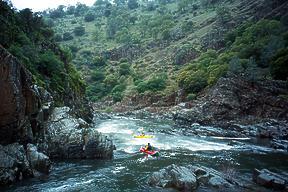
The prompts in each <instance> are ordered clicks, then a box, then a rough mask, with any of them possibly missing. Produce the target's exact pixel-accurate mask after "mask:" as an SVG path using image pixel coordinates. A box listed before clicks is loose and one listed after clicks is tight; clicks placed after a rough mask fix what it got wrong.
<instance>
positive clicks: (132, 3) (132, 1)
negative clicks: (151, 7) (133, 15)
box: [128, 0, 139, 9]
mask: <svg viewBox="0 0 288 192" xmlns="http://www.w3.org/2000/svg"><path fill="white" fill-rule="evenodd" d="M138 7H139V4H138V1H137V0H128V8H129V9H136V8H138Z"/></svg>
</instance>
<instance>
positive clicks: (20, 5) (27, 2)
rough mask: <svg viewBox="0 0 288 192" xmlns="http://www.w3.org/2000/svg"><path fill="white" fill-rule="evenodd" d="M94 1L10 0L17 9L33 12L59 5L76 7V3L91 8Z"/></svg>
mask: <svg viewBox="0 0 288 192" xmlns="http://www.w3.org/2000/svg"><path fill="white" fill-rule="evenodd" d="M95 1H96V0H11V2H12V4H13V6H14V7H16V8H17V9H19V10H21V9H24V8H30V9H32V11H34V12H36V11H43V10H45V9H48V8H51V9H52V8H56V7H58V6H59V5H66V6H67V5H76V3H77V2H80V3H84V4H86V5H88V6H91V5H93V4H94V2H95Z"/></svg>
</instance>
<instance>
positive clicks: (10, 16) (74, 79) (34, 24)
mask: <svg viewBox="0 0 288 192" xmlns="http://www.w3.org/2000/svg"><path fill="white" fill-rule="evenodd" d="M63 16H64V11H63V7H62V6H60V7H58V8H57V9H56V10H55V11H54V12H53V14H52V15H51V17H52V18H58V17H63ZM0 28H1V30H0V44H1V45H3V46H4V47H5V48H6V49H8V50H9V51H10V52H11V53H12V54H13V55H14V56H16V57H17V58H18V60H19V61H20V62H21V63H23V64H24V65H25V66H26V67H27V68H28V69H29V71H30V72H31V73H32V74H33V77H34V80H35V82H36V83H37V84H38V85H40V86H43V87H45V88H46V89H48V90H50V92H51V93H52V94H53V96H54V98H55V99H56V100H55V101H56V103H62V102H63V98H64V94H65V91H66V90H67V89H69V90H71V91H72V92H74V93H78V94H83V91H84V90H85V84H84V81H83V80H81V78H80V75H79V72H77V70H76V69H75V67H74V66H73V65H72V64H71V60H72V56H71V52H70V50H67V49H65V48H61V47H60V46H59V45H57V44H56V43H55V39H57V40H58V41H59V40H61V39H62V38H61V36H60V37H59V35H58V36H54V33H53V31H52V29H51V28H50V27H49V26H48V25H47V24H45V23H44V20H43V19H42V16H41V15H39V14H38V13H33V12H32V11H31V10H30V9H23V10H20V11H15V10H14V9H12V8H11V5H9V4H8V3H7V2H6V1H1V2H0ZM63 39H64V40H70V39H69V38H67V35H65V36H64V35H63Z"/></svg>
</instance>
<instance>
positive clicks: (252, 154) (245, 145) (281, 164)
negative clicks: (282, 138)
mask: <svg viewBox="0 0 288 192" xmlns="http://www.w3.org/2000/svg"><path fill="white" fill-rule="evenodd" d="M141 127H143V130H144V132H145V133H146V134H149V135H153V136H154V138H151V139H137V138H134V137H133V134H138V133H139V128H141ZM94 128H95V129H97V130H98V131H100V132H102V133H103V134H106V135H108V137H111V138H112V139H113V141H114V144H115V146H116V148H117V149H116V151H115V152H114V158H113V159H112V160H108V161H107V160H73V161H65V162H64V161H56V162H54V164H53V169H52V172H51V173H50V175H49V176H46V177H42V178H40V179H39V178H33V179H29V180H25V181H22V182H20V183H18V184H16V185H14V186H12V187H9V188H7V189H5V191H19V192H31V191H43V192H44V191H45V192H46V191H47V192H49V191H51V192H52V191H53V192H54V191H56V192H57V191H61V192H62V191H69V192H70V191H99V192H100V191H103V192H107V191H109V192H110V191H112V192H113V191H115V192H116V191H155V192H156V191H173V190H172V189H159V188H152V187H149V186H148V185H147V182H146V181H147V178H148V176H149V175H150V174H151V173H153V172H154V171H158V170H159V169H161V168H164V167H166V166H168V165H171V164H173V163H174V164H177V165H189V164H192V165H203V166H207V167H211V168H214V169H216V170H219V171H223V172H224V173H226V174H231V175H234V176H237V177H241V179H243V180H246V181H247V182H248V183H251V185H253V182H252V181H251V178H252V171H253V169H254V168H259V169H262V168H268V169H270V170H271V171H275V172H281V171H283V170H286V171H287V170H288V161H287V159H288V155H287V153H281V152H275V151H273V150H271V149H269V148H267V147H265V142H264V144H262V145H259V144H257V142H256V141H254V140H250V139H248V138H231V139H230V138H218V137H205V136H197V137H196V136H185V135H183V134H182V133H181V132H180V131H179V129H178V128H177V127H174V126H173V122H172V121H168V120H151V119H150V120H147V119H145V120H141V119H134V118H124V117H114V118H112V119H106V120H97V121H96V123H95V127H94ZM200 128H201V127H200ZM232 140H239V141H240V142H236V144H234V145H231V141H232ZM148 142H150V143H151V144H152V145H153V146H155V147H157V148H159V149H160V154H161V155H160V157H159V158H152V157H148V158H144V155H143V154H141V153H139V152H138V151H139V148H140V147H141V146H143V145H145V144H147V143H148ZM198 191H209V190H208V189H207V190H206V189H205V188H204V189H203V188H202V189H201V188H199V190H198Z"/></svg>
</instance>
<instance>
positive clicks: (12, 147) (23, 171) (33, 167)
mask: <svg viewBox="0 0 288 192" xmlns="http://www.w3.org/2000/svg"><path fill="white" fill-rule="evenodd" d="M50 166H51V162H50V160H49V158H48V157H47V156H46V155H44V154H43V153H41V152H38V150H37V147H35V146H34V145H32V144H28V146H27V153H26V151H25V148H24V147H23V145H20V144H19V143H13V144H9V145H6V146H2V145H0V186H2V185H8V184H12V183H14V182H15V181H19V180H22V179H23V178H26V177H33V176H38V175H39V174H42V173H44V174H46V173H48V172H49V171H50Z"/></svg>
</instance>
